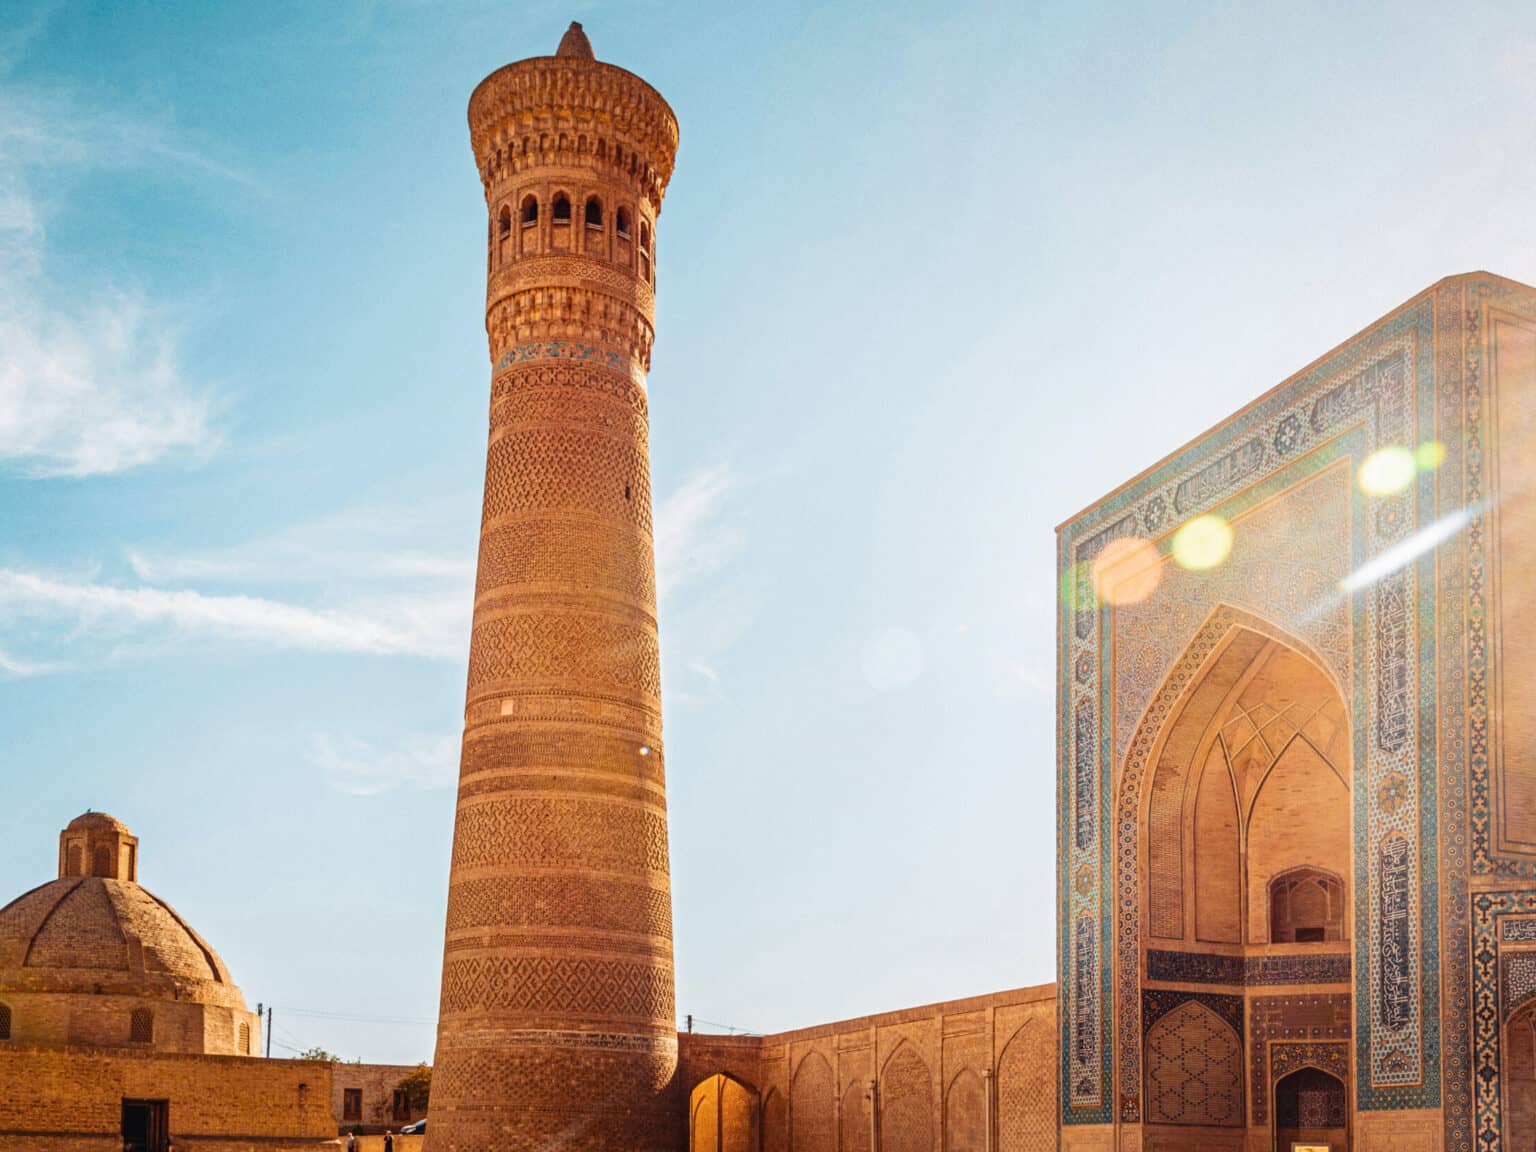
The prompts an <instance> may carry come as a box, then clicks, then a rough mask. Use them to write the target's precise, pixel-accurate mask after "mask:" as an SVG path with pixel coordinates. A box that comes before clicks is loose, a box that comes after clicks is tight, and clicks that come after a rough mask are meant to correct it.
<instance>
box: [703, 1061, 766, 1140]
mask: <svg viewBox="0 0 1536 1152" xmlns="http://www.w3.org/2000/svg"><path fill="white" fill-rule="evenodd" d="M758 1101H759V1094H758V1091H757V1089H756V1088H754V1087H753V1086H752V1085H750V1084H748V1083H747V1082H746V1081H745V1080H741V1079H738V1078H737V1077H735V1076H733V1075H731V1074H730V1073H728V1072H717V1073H715V1074H714V1075H711V1076H706V1077H705V1078H704V1079H702V1080H700V1081H699V1082H698V1084H696V1085H694V1088H693V1091H692V1092H691V1093H690V1094H689V1109H688V1117H689V1120H688V1147H689V1149H690V1152H758V1125H759V1113H758Z"/></svg>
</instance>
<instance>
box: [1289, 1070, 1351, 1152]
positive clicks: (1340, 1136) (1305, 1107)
mask: <svg viewBox="0 0 1536 1152" xmlns="http://www.w3.org/2000/svg"><path fill="white" fill-rule="evenodd" d="M1348 1129H1349V1092H1348V1090H1347V1089H1346V1088H1345V1087H1344V1082H1343V1081H1342V1080H1340V1079H1339V1078H1338V1077H1337V1076H1335V1075H1333V1073H1331V1072H1325V1071H1324V1070H1323V1069H1321V1068H1318V1067H1316V1066H1315V1065H1311V1064H1308V1065H1306V1066H1304V1067H1301V1068H1298V1069H1296V1070H1295V1071H1294V1072H1290V1073H1287V1074H1286V1075H1285V1076H1282V1077H1281V1078H1280V1079H1279V1080H1278V1081H1276V1082H1275V1147H1276V1148H1277V1149H1279V1148H1284V1149H1289V1148H1290V1147H1291V1146H1292V1145H1293V1144H1296V1143H1302V1142H1315V1143H1318V1144H1327V1145H1329V1147H1337V1146H1338V1145H1339V1144H1340V1143H1342V1144H1343V1146H1344V1147H1348V1139H1349V1137H1348Z"/></svg>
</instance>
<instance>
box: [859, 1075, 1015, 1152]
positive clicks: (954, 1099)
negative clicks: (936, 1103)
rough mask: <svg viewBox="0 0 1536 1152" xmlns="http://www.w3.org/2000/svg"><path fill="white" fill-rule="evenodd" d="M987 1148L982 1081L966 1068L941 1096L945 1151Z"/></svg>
mask: <svg viewBox="0 0 1536 1152" xmlns="http://www.w3.org/2000/svg"><path fill="white" fill-rule="evenodd" d="M986 1147H987V1090H986V1088H985V1086H983V1084H982V1082H981V1077H980V1076H978V1075H976V1073H975V1071H974V1070H973V1069H970V1068H967V1069H965V1070H964V1071H963V1072H961V1073H960V1075H958V1076H956V1077H955V1078H954V1080H953V1081H951V1083H950V1085H949V1091H948V1092H947V1093H945V1096H944V1148H945V1152H986ZM845 1152H846V1146H845Z"/></svg>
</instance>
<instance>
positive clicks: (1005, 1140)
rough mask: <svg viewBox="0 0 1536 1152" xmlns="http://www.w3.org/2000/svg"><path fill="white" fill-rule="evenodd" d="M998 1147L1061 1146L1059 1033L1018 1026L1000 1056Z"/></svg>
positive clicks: (1049, 1150)
mask: <svg viewBox="0 0 1536 1152" xmlns="http://www.w3.org/2000/svg"><path fill="white" fill-rule="evenodd" d="M996 1090H997V1152H1056V1129H1057V1124H1056V1037H1055V1033H1054V1032H1053V1031H1052V1030H1051V1029H1050V1028H1049V1027H1047V1026H1046V1025H1045V1024H1043V1023H1041V1022H1040V1021H1038V1020H1030V1021H1027V1022H1026V1023H1024V1024H1022V1025H1020V1026H1019V1028H1018V1030H1017V1031H1016V1032H1014V1034H1013V1035H1012V1036H1010V1037H1009V1038H1008V1042H1007V1043H1006V1044H1005V1045H1004V1046H1003V1053H1002V1055H1001V1056H1000V1057H998V1061H997V1089H996Z"/></svg>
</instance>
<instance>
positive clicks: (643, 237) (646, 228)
mask: <svg viewBox="0 0 1536 1152" xmlns="http://www.w3.org/2000/svg"><path fill="white" fill-rule="evenodd" d="M650 250H651V226H650V225H649V224H647V223H646V222H645V221H644V220H642V221H640V251H642V252H649V251H650Z"/></svg>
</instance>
